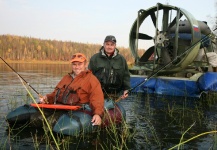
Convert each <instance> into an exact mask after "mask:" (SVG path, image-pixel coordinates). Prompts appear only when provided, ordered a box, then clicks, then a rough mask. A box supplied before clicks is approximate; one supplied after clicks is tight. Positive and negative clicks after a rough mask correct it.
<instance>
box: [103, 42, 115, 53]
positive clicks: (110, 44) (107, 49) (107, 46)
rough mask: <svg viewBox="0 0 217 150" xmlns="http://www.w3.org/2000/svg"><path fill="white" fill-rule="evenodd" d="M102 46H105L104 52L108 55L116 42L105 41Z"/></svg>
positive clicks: (112, 50) (112, 51)
mask: <svg viewBox="0 0 217 150" xmlns="http://www.w3.org/2000/svg"><path fill="white" fill-rule="evenodd" d="M104 48H105V52H106V53H107V54H108V55H111V54H113V53H114V50H115V48H116V43H114V42H111V41H107V42H105V43H104Z"/></svg>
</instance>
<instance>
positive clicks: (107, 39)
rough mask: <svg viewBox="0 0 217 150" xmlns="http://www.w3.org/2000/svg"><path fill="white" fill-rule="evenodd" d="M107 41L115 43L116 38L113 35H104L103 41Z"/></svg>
mask: <svg viewBox="0 0 217 150" xmlns="http://www.w3.org/2000/svg"><path fill="white" fill-rule="evenodd" d="M108 41H111V42H114V43H116V38H115V37H114V36H113V35H108V36H106V37H105V40H104V42H108Z"/></svg>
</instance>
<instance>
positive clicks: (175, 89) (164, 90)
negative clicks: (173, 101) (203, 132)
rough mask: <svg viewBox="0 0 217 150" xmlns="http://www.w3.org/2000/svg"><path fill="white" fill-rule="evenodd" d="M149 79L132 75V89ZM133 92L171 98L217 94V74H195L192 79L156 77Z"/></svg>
mask: <svg viewBox="0 0 217 150" xmlns="http://www.w3.org/2000/svg"><path fill="white" fill-rule="evenodd" d="M146 78H147V77H146V76H140V75H131V81H130V82H131V87H136V86H137V85H138V84H139V83H141V82H143V81H144V80H145V79H146ZM133 92H142V93H149V94H150V93H151V94H158V95H169V96H184V97H200V96H201V93H204V92H217V73H216V72H206V73H201V74H195V75H194V76H192V77H191V78H181V77H161V76H159V77H155V78H151V79H149V80H148V81H147V82H145V83H144V84H142V85H141V86H139V87H137V88H135V89H134V91H133Z"/></svg>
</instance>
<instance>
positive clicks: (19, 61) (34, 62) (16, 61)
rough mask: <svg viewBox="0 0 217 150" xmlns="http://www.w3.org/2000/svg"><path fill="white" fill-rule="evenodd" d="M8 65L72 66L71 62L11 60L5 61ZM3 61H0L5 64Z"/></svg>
mask: <svg viewBox="0 0 217 150" xmlns="http://www.w3.org/2000/svg"><path fill="white" fill-rule="evenodd" d="M4 61H5V62H7V63H28V64H31V63H32V64H70V62H69V61H51V60H42V61H40V60H29V61H28V60H9V59H4ZM4 61H3V60H0V63H5V62H4Z"/></svg>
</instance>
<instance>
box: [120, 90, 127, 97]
mask: <svg viewBox="0 0 217 150" xmlns="http://www.w3.org/2000/svg"><path fill="white" fill-rule="evenodd" d="M127 97H128V90H125V91H124V94H123V95H122V96H121V99H125V98H127Z"/></svg>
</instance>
